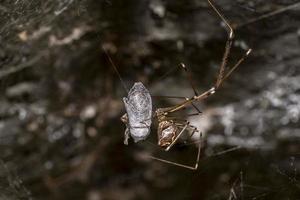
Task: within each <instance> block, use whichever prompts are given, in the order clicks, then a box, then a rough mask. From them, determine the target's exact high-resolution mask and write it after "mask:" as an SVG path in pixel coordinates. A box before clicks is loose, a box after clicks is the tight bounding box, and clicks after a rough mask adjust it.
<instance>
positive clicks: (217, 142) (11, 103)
mask: <svg viewBox="0 0 300 200" xmlns="http://www.w3.org/2000/svg"><path fill="white" fill-rule="evenodd" d="M296 3H299V2H298V1H297V0H285V1H284V0H276V1H271V0H268V1H259V0H250V1H249V0H247V1H246V0H240V1H229V0H218V1H216V2H215V4H216V6H217V7H218V8H219V9H220V10H221V11H222V13H223V14H224V15H225V16H226V17H227V18H228V21H229V22H230V23H231V24H232V25H234V26H235V28H236V40H235V43H234V50H233V51H232V56H231V59H230V64H231V63H234V62H235V60H237V59H238V58H239V57H240V56H241V55H242V54H243V52H244V50H245V49H247V48H249V47H251V48H253V49H254V51H253V54H252V55H251V57H249V58H248V60H247V61H246V62H245V63H244V64H243V65H242V66H240V67H239V69H238V70H237V71H235V72H234V73H233V75H232V77H230V79H229V80H228V81H226V83H225V84H224V86H223V87H222V88H221V89H220V90H219V91H217V93H216V94H215V95H214V96H212V97H211V98H210V99H209V100H207V101H204V102H200V103H197V104H195V105H196V106H197V107H198V108H199V109H200V110H201V111H202V112H203V113H202V114H201V115H200V116H198V117H194V116H193V117H191V118H187V119H188V120H189V121H191V123H193V125H195V126H197V127H198V129H199V130H200V131H202V132H203V138H204V140H203V141H202V142H203V145H202V147H203V148H202V154H201V159H200V163H199V169H198V170H197V171H193V172H192V171H188V170H186V169H182V168H178V167H174V166H170V165H166V164H164V163H160V162H156V161H153V160H149V159H147V158H146V157H147V155H149V154H152V153H153V154H155V155H158V156H161V157H163V158H166V159H170V160H174V161H178V162H180V163H182V162H183V163H193V161H194V158H195V156H194V154H195V152H196V151H195V150H196V149H195V145H194V143H197V142H198V141H197V140H194V138H192V140H191V141H187V142H188V143H191V144H189V145H187V144H186V143H185V141H186V140H185V139H188V137H186V138H183V140H182V141H181V142H180V144H178V145H176V146H174V148H173V149H172V150H171V151H170V152H167V153H164V152H161V151H159V150H157V148H156V147H153V146H152V145H145V144H144V143H142V144H133V143H130V145H129V146H128V147H125V146H124V145H123V133H124V130H125V127H124V125H122V124H121V122H120V121H119V117H120V116H121V115H122V114H123V113H122V112H123V111H124V110H122V109H123V105H122V102H121V98H122V97H123V96H126V93H125V91H124V90H123V89H122V85H121V83H120V80H119V79H118V77H117V76H116V75H115V73H114V71H113V69H112V67H111V65H110V63H109V62H108V59H107V57H106V55H105V53H104V52H103V50H102V48H101V46H103V45H106V46H107V47H109V53H110V54H111V56H112V59H113V61H114V62H115V63H116V65H117V67H118V70H119V72H120V74H121V76H122V78H123V79H124V83H125V84H126V85H128V87H129V88H130V87H131V86H132V84H133V83H134V82H136V81H142V82H143V83H144V84H145V85H146V86H147V88H148V89H149V91H150V92H151V94H153V95H174V96H183V97H190V96H192V95H193V91H192V90H191V88H190V86H189V81H188V80H187V78H186V76H184V75H182V74H183V72H182V71H181V70H177V69H178V68H177V67H176V66H178V64H179V63H185V65H186V66H189V68H190V70H191V72H192V75H193V79H194V80H193V83H194V85H195V87H196V88H197V90H198V91H199V92H201V91H205V90H206V89H208V88H210V87H211V86H212V84H213V82H214V81H215V78H216V77H215V76H216V72H217V70H218V65H219V63H220V60H221V57H222V53H223V50H224V44H225V41H226V32H225V31H224V27H223V25H222V23H221V22H220V20H219V18H218V17H217V16H216V15H215V13H213V11H212V9H211V8H210V7H209V6H208V4H207V2H206V1H204V0H193V1H188V2H187V1H174V0H167V1H162V0H150V1H148V0H142V1H140V0H139V1H137V0H129V1H122V0H111V1H108V0H102V1H96V0H83V1H78V0H54V1H53V0H52V1H50V0H46V1H33V0H14V1H9V0H4V1H1V3H0V92H1V96H0V150H1V157H0V158H1V160H3V163H1V164H0V198H1V199H32V198H34V199H91V200H93V199H157V198H159V199H244V200H246V199H299V196H300V194H299V191H300V188H299V185H300V184H299V181H300V178H299V173H298V172H299V163H300V158H299V155H300V149H299V140H300V139H299V132H300V127H299V120H300V110H299V108H300V105H299V102H300V94H299V91H300V90H299V89H300V85H299V84H300V82H299V74H300V71H299V63H300V59H299V52H300V42H299V21H300V12H299V9H300V8H299V6H298V7H296V6H294V7H291V8H290V10H285V8H286V7H287V6H291V5H295V4H296ZM276 11H277V12H276ZM278 11H280V12H278ZM270 13H273V14H271V15H270ZM266 14H269V16H268V17H267V18H264V17H263V16H265V15H266ZM257 19H259V20H257ZM166 74H167V75H166ZM153 101H155V106H156V107H159V106H167V105H174V104H176V103H178V102H180V99H179V100H178V99H177V100H174V99H155V98H154V100H153ZM192 109H194V108H192V107H191V110H192ZM189 111H190V110H189V109H187V110H185V111H183V112H181V113H179V114H178V116H179V117H180V116H186V115H187V114H188V113H189ZM194 111H195V110H193V111H191V112H194ZM151 134H152V137H153V138H154V139H155V138H156V135H155V131H154V130H153V131H152V133H151ZM153 141H154V142H153V143H154V144H155V140H153ZM230 149H231V150H232V151H228V150H230Z"/></svg>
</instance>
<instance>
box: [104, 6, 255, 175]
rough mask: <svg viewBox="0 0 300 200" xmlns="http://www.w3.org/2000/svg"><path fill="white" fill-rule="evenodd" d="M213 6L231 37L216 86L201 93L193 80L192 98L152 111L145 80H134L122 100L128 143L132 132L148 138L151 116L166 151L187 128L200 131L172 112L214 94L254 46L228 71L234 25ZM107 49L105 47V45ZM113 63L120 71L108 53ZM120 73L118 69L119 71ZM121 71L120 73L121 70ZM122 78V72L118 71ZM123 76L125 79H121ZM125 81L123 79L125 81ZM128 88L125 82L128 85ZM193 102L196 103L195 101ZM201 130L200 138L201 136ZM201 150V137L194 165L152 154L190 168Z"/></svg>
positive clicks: (138, 137) (195, 167)
mask: <svg viewBox="0 0 300 200" xmlns="http://www.w3.org/2000/svg"><path fill="white" fill-rule="evenodd" d="M207 1H208V3H209V5H210V6H211V8H212V9H213V10H214V12H215V13H216V14H217V15H218V16H219V17H220V19H221V20H222V21H223V23H224V24H225V25H226V27H227V29H228V38H227V42H226V45H225V51H224V53H223V58H222V62H221V64H220V68H219V72H218V75H217V80H216V82H215V83H214V86H213V87H211V88H210V89H208V90H207V91H205V92H203V93H201V94H198V92H197V91H196V89H195V87H194V86H193V84H191V86H192V88H193V91H194V96H193V97H191V98H185V100H184V101H182V102H181V103H179V104H177V105H175V106H170V107H164V108H158V109H156V110H155V112H154V113H152V100H151V97H150V93H149V92H148V90H147V89H146V88H145V87H144V85H143V84H142V83H140V82H139V83H135V84H134V86H133V87H132V88H131V90H130V91H128V90H127V91H128V97H127V98H126V97H124V98H123V101H124V104H125V107H126V111H127V113H125V114H124V115H123V116H122V118H121V120H122V121H123V122H124V123H125V125H126V131H125V140H124V143H125V144H128V143H127V141H128V138H129V136H131V137H133V139H134V141H135V142H138V141H140V140H145V139H146V138H147V137H148V135H149V133H150V126H151V123H152V119H156V120H157V122H158V130H157V135H158V146H160V147H162V148H163V149H164V150H165V151H169V150H170V149H171V147H172V146H173V145H174V144H175V143H176V142H177V141H178V139H179V138H180V136H181V135H182V134H183V132H184V131H186V130H187V131H191V132H192V133H191V135H193V134H194V133H195V132H199V131H198V130H197V128H196V127H194V126H192V125H190V123H189V122H188V121H187V120H180V119H178V118H175V117H173V116H171V114H172V113H174V112H177V111H179V110H182V109H184V108H186V107H187V106H190V105H193V103H194V102H196V101H201V100H203V99H205V98H207V97H209V96H211V95H213V94H214V93H215V92H216V91H217V90H218V89H219V88H220V86H221V85H222V83H223V82H224V80H225V79H227V78H228V77H229V76H230V74H231V73H232V72H233V71H234V70H235V69H236V68H237V67H238V66H239V65H240V64H241V63H242V62H243V61H244V60H245V58H246V57H247V56H248V55H249V54H250V52H251V49H249V50H247V51H246V53H245V54H244V56H243V57H242V58H240V59H239V60H238V61H237V62H236V64H235V65H234V66H233V67H232V68H231V69H229V70H228V71H227V72H226V66H227V63H228V58H229V54H230V50H231V47H232V44H233V38H234V31H233V29H232V27H231V26H230V25H229V23H228V22H227V20H226V19H225V17H224V16H223V15H222V14H221V13H220V12H219V11H218V9H217V8H216V7H215V6H214V4H213V3H212V1H211V0H207ZM104 50H105V49H104ZM108 57H109V56H108ZM109 60H110V62H111V64H112V65H113V67H114V69H115V70H116V71H117V68H116V66H115V65H114V64H113V62H112V60H111V59H110V57H109ZM181 66H182V67H183V69H185V71H186V72H187V70H188V69H187V68H186V67H185V65H184V64H181ZM117 73H118V71H117ZM118 75H119V73H118ZM119 78H120V79H121V76H120V75H119ZM121 80H122V79H121ZM122 82H123V81H122ZM125 88H126V86H125ZM193 106H194V105H193ZM201 138H202V137H201V134H200V140H201ZM200 152H201V141H200V142H199V143H198V153H197V157H196V161H195V164H194V166H188V165H184V164H179V163H175V162H171V161H168V160H164V159H160V158H157V157H153V156H150V157H151V158H152V159H155V160H158V161H161V162H165V163H169V164H172V165H176V166H180V167H184V168H188V169H191V170H196V169H197V168H198V162H199V158H200Z"/></svg>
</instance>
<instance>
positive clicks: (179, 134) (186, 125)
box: [165, 122, 189, 151]
mask: <svg viewBox="0 0 300 200" xmlns="http://www.w3.org/2000/svg"><path fill="white" fill-rule="evenodd" d="M188 126H189V122H187V123H186V124H185V126H184V127H183V128H182V129H181V131H180V132H179V133H178V135H177V136H176V137H175V139H174V140H173V141H172V143H171V144H170V145H169V146H168V147H167V148H166V149H165V151H169V150H170V148H171V147H172V146H173V145H174V144H175V143H176V142H177V140H178V139H179V137H180V136H181V135H182V133H183V132H184V131H185V130H186V129H187V127H188Z"/></svg>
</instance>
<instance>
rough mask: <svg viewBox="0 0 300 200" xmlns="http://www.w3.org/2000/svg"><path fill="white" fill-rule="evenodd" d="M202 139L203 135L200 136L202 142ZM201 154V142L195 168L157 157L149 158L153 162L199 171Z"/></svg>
mask: <svg viewBox="0 0 300 200" xmlns="http://www.w3.org/2000/svg"><path fill="white" fill-rule="evenodd" d="M201 139H202V134H200V140H201ZM200 154H201V142H199V144H198V151H197V157H196V161H195V164H194V166H190V165H185V164H180V163H177V162H172V161H169V160H165V159H161V158H157V157H153V156H149V157H150V158H151V159H153V160H157V161H160V162H163V163H167V164H171V165H175V166H178V167H182V168H186V169H190V170H197V169H198V163H199V160H200Z"/></svg>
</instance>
